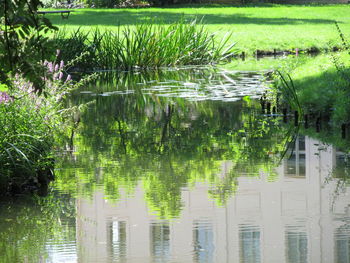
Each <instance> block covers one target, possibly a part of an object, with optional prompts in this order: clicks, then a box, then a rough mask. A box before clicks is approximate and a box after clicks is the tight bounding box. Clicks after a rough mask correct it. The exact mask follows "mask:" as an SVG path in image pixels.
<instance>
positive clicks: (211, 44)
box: [53, 20, 235, 70]
mask: <svg viewBox="0 0 350 263" xmlns="http://www.w3.org/2000/svg"><path fill="white" fill-rule="evenodd" d="M230 39H231V34H227V35H226V36H225V37H224V38H223V39H222V40H221V41H217V40H216V39H215V36H214V35H213V34H210V33H208V32H207V30H206V29H205V27H204V25H203V24H201V23H200V22H197V21H196V20H194V21H192V22H191V23H189V24H186V23H185V22H184V21H179V22H177V23H174V24H172V25H170V26H164V25H155V24H152V23H146V24H139V25H136V26H135V27H123V28H121V27H118V29H117V30H116V31H112V30H107V31H103V32H101V31H100V30H99V29H98V28H96V29H93V30H91V31H90V32H83V31H81V30H79V29H78V30H76V31H74V32H71V33H68V32H67V31H66V30H61V31H59V32H58V33H57V34H56V35H55V36H54V38H53V42H54V44H55V46H56V47H57V48H58V49H60V50H61V58H60V59H62V60H65V61H70V60H72V59H74V58H75V57H77V56H81V54H83V59H82V60H81V62H80V64H79V65H78V68H79V69H80V70H103V69H118V70H131V69H135V68H141V69H146V68H158V67H168V66H176V65H204V64H211V63H219V62H222V61H228V60H230V59H231V58H232V57H233V55H234V54H235V49H234V43H230Z"/></svg>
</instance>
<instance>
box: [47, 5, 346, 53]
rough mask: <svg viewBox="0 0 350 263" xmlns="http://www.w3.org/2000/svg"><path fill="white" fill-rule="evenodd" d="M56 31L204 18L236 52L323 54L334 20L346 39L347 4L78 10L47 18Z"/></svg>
mask: <svg viewBox="0 0 350 263" xmlns="http://www.w3.org/2000/svg"><path fill="white" fill-rule="evenodd" d="M46 16H47V17H48V18H50V19H51V20H52V22H53V23H54V24H55V25H57V26H59V27H64V26H65V27H66V28H67V29H69V30H71V29H77V28H79V27H82V28H83V29H91V28H92V27H96V26H98V27H99V28H101V29H107V28H108V29H116V28H117V27H118V26H125V25H131V26H132V25H135V24H137V23H143V22H145V21H150V20H151V21H154V23H161V24H169V23H171V22H174V21H177V20H179V19H180V18H181V17H184V18H185V19H186V20H191V19H194V18H201V19H203V23H205V24H206V25H207V29H208V30H209V31H210V32H213V33H214V32H215V33H216V34H217V35H218V37H219V38H220V37H223V36H224V35H225V34H226V33H227V32H232V33H233V36H232V41H234V42H237V48H238V49H239V50H240V51H246V52H249V53H253V52H254V51H255V50H257V49H258V50H273V49H277V50H289V49H295V48H299V49H308V48H311V47H316V48H318V49H321V50H324V49H327V48H328V47H329V46H330V45H331V46H334V45H340V44H339V37H338V33H337V31H336V28H335V26H334V21H338V23H339V26H340V28H341V29H342V30H343V32H344V33H345V35H350V5H323V6H298V5H271V4H266V5H261V6H258V7H254V6H243V7H229V6H210V5H209V6H187V7H186V6H185V7H176V6H175V7H172V8H139V9H78V10H74V13H72V14H71V15H70V17H69V19H61V17H60V15H46Z"/></svg>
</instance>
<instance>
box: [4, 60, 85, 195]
mask: <svg viewBox="0 0 350 263" xmlns="http://www.w3.org/2000/svg"><path fill="white" fill-rule="evenodd" d="M44 66H45V67H47V69H48V70H47V72H46V74H45V76H42V78H43V80H44V81H45V83H46V87H45V90H44V92H43V93H42V94H39V93H38V92H37V91H36V90H35V87H34V85H33V84H32V83H31V82H28V81H27V80H26V79H24V78H23V77H21V76H20V75H16V76H15V78H14V79H12V85H11V86H12V87H13V89H11V90H9V91H8V92H2V93H0V127H1V133H0V190H1V191H0V192H1V193H2V194H4V193H5V194H6V193H10V194H18V193H26V192H33V191H36V190H39V189H40V188H41V187H44V188H45V187H47V185H48V183H49V181H51V180H52V179H53V172H52V169H53V166H54V159H53V147H54V145H55V137H54V136H55V133H56V132H57V131H59V130H60V129H64V125H63V124H64V122H65V118H66V117H67V114H66V113H67V111H63V110H62V109H63V106H64V104H63V103H64V100H63V99H64V97H65V95H66V94H68V93H69V92H70V91H71V90H72V89H73V88H75V87H77V86H79V85H77V84H76V85H74V84H73V82H72V80H71V77H70V76H69V75H68V76H67V75H66V74H64V71H63V67H64V63H63V62H60V63H59V64H55V63H52V62H45V63H44Z"/></svg>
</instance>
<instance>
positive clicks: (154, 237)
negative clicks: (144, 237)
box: [150, 224, 170, 262]
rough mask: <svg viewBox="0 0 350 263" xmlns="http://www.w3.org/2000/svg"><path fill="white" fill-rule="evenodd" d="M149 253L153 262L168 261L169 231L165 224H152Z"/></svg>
mask: <svg viewBox="0 0 350 263" xmlns="http://www.w3.org/2000/svg"><path fill="white" fill-rule="evenodd" d="M150 234H151V253H152V255H153V257H154V262H164V261H167V260H169V259H170V229H169V225H167V224H153V225H151V229H150Z"/></svg>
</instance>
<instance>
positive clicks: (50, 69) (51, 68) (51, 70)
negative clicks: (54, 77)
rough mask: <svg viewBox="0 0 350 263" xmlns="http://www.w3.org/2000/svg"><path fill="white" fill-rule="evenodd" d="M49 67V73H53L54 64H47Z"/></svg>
mask: <svg viewBox="0 0 350 263" xmlns="http://www.w3.org/2000/svg"><path fill="white" fill-rule="evenodd" d="M47 67H48V69H49V72H51V73H52V72H53V64H52V62H49V63H48V64H47Z"/></svg>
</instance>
